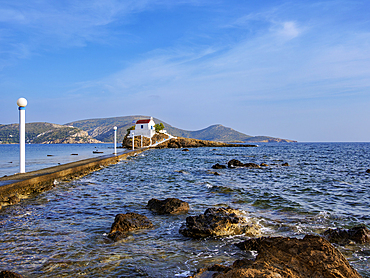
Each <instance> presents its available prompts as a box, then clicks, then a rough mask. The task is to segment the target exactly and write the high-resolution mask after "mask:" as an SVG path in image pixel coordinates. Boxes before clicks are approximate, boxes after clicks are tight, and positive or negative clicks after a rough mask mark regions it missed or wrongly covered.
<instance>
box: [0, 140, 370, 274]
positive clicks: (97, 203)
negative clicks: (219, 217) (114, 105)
mask: <svg viewBox="0 0 370 278" xmlns="http://www.w3.org/2000/svg"><path fill="white" fill-rule="evenodd" d="M67 153H70V151H68V152H67ZM231 159H238V160H240V161H242V162H244V163H247V162H254V163H258V164H260V163H262V162H264V163H267V164H269V165H270V166H269V167H266V168H263V169H246V168H238V169H222V170H213V169H211V167H212V165H214V164H216V163H220V164H226V163H227V162H228V161H229V160H231ZM284 162H287V163H289V165H290V166H289V167H283V166H281V165H282V164H283V163H284ZM369 168H370V143H297V144H283V143H282V144H262V145H261V146H259V147H258V148H216V149H213V148H196V149H190V151H189V152H183V151H181V150H180V149H163V150H148V151H145V152H144V153H142V154H140V155H138V156H136V157H131V158H129V159H128V160H125V161H121V162H120V163H118V164H116V165H111V166H109V167H106V168H103V169H102V170H100V171H97V172H95V173H92V174H90V175H88V176H86V177H84V178H82V179H80V180H75V181H72V182H66V183H60V184H58V186H57V187H56V188H54V189H52V190H50V191H47V192H44V193H42V194H39V195H36V196H32V197H31V198H29V199H26V200H23V201H22V202H21V203H19V204H17V205H14V206H11V207H5V208H3V209H2V210H0V223H1V226H0V233H1V235H2V236H1V238H0V258H1V259H0V269H9V270H12V271H15V272H18V273H21V274H22V275H24V276H25V277H186V276H187V275H190V274H191V273H192V272H193V271H195V270H196V269H197V268H200V267H203V266H205V265H208V264H215V263H221V264H231V263H232V262H233V261H235V260H236V259H239V258H242V257H246V256H248V255H247V254H245V253H244V252H243V251H241V250H239V249H238V248H236V247H235V246H233V243H235V242H239V241H242V240H244V239H245V238H244V237H243V236H236V237H227V238H221V239H220V238H207V239H201V240H194V239H189V238H186V237H184V236H182V235H181V234H179V232H178V230H179V228H180V226H181V225H182V224H183V223H184V222H185V218H186V217H187V215H177V216H163V215H155V214H154V213H152V212H150V211H149V210H148V209H147V208H146V205H147V202H148V201H149V200H150V199H151V198H157V199H164V198H167V197H176V198H179V199H181V200H184V201H187V202H188V203H189V204H190V211H189V214H190V215H198V214H201V213H203V212H204V211H205V210H206V209H207V208H209V207H217V206H231V207H233V208H237V209H241V210H244V211H245V212H246V215H247V217H248V218H249V219H251V220H252V221H254V222H256V223H259V224H260V225H261V226H262V230H261V233H262V235H266V236H278V235H281V236H293V237H300V238H301V237H303V236H304V235H305V234H319V233H321V232H323V231H324V230H326V229H328V228H350V227H353V226H355V225H358V224H365V225H367V226H368V227H370V191H369V187H370V182H369V181H370V174H367V173H366V170H367V169H369ZM211 171H217V172H219V173H220V176H215V175H213V174H212V173H211ZM127 212H136V213H140V214H143V215H146V216H147V217H148V218H149V219H150V220H151V221H152V222H153V224H154V228H153V229H148V230H140V231H137V232H135V233H131V234H130V236H129V237H128V238H127V239H126V240H124V241H120V242H112V241H111V240H109V239H108V238H107V233H108V232H109V230H110V227H111V225H112V223H113V221H114V217H115V215H116V214H118V213H127ZM189 214H188V215H189ZM338 249H339V250H340V251H341V252H342V253H343V254H344V255H345V257H346V258H347V259H348V260H349V262H350V264H351V265H352V266H353V267H354V268H355V269H357V270H358V271H359V272H360V274H361V275H362V276H363V277H370V271H369V268H370V267H369V266H370V246H369V244H357V245H350V246H338Z"/></svg>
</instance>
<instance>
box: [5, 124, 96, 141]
mask: <svg viewBox="0 0 370 278" xmlns="http://www.w3.org/2000/svg"><path fill="white" fill-rule="evenodd" d="M26 142H27V143H33V144H54V143H70V144H72V143H100V141H98V140H96V139H94V138H92V137H91V136H89V135H88V133H87V132H86V131H83V130H81V129H79V128H75V127H69V126H64V125H57V124H51V123H27V124H26ZM0 143H3V144H12V143H13V144H14V143H19V125H18V124H10V125H0Z"/></svg>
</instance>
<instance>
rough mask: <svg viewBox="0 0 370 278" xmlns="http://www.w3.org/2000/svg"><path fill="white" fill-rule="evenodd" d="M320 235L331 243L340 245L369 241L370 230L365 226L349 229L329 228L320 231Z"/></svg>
mask: <svg viewBox="0 0 370 278" xmlns="http://www.w3.org/2000/svg"><path fill="white" fill-rule="evenodd" d="M322 236H323V237H324V238H326V239H327V240H328V241H330V242H331V243H336V244H340V245H346V244H349V243H350V242H351V241H353V242H355V243H365V242H369V241H370V231H369V229H368V228H366V227H365V226H357V227H353V228H351V229H348V230H346V229H329V230H326V231H325V232H323V233H322Z"/></svg>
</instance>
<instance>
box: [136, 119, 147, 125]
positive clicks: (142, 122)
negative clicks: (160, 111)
mask: <svg viewBox="0 0 370 278" xmlns="http://www.w3.org/2000/svg"><path fill="white" fill-rule="evenodd" d="M149 122H150V119H147V120H138V121H137V122H136V124H137V125H138V124H149Z"/></svg>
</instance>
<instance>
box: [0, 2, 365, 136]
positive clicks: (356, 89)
mask: <svg viewBox="0 0 370 278" xmlns="http://www.w3.org/2000/svg"><path fill="white" fill-rule="evenodd" d="M0 97H1V98H0V124H10V123H17V122H18V107H17V104H16V102H17V99H18V98H20V97H24V98H26V99H27V100H28V105H27V107H26V121H27V122H50V123H57V124H66V123H68V122H72V121H77V120H83V119H91V118H106V117H119V116H130V115H148V116H153V117H156V118H159V119H161V120H163V121H165V122H167V123H169V124H171V125H172V126H175V127H178V128H181V129H186V130H199V129H203V128H206V127H208V126H210V125H213V124H222V125H224V126H227V127H231V128H233V129H235V130H237V131H239V132H243V133H245V134H248V135H252V136H257V135H266V136H273V137H279V138H285V139H292V140H297V141H299V142H370V124H369V120H370V117H369V116H370V2H369V1H368V0H336V1H325V0H323V1H316V0H309V1H305V0H302V1H278V0H265V1H260V0H248V1H245V0H176V1H173V0H125V1H119V0H59V1H52V0H17V1H14V0H0Z"/></svg>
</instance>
